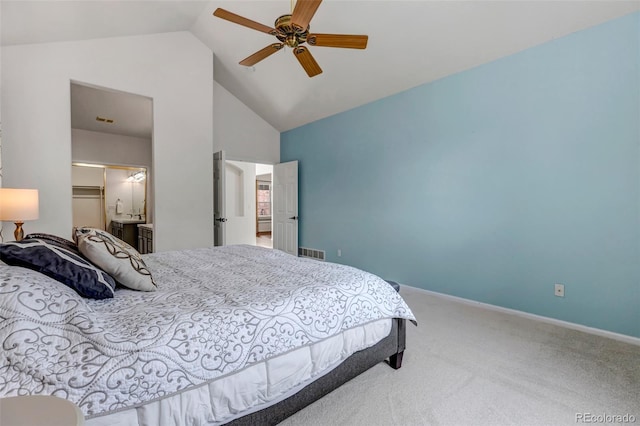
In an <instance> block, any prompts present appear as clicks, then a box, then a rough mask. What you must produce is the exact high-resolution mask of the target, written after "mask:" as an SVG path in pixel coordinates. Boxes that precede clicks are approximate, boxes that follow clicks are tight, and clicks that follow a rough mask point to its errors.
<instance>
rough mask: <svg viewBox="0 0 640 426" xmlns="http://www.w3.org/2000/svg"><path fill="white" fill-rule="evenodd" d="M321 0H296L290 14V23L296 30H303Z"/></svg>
mask: <svg viewBox="0 0 640 426" xmlns="http://www.w3.org/2000/svg"><path fill="white" fill-rule="evenodd" d="M320 3H322V0H298V1H297V2H296V5H295V6H294V8H293V13H292V14H291V23H292V24H293V25H294V27H296V29H297V30H298V31H305V30H306V29H307V27H308V26H309V22H311V18H313V15H314V14H315V13H316V10H318V6H320Z"/></svg>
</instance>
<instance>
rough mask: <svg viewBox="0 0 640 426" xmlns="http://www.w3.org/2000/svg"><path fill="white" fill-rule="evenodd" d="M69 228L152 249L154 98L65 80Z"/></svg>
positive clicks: (148, 249) (140, 247)
mask: <svg viewBox="0 0 640 426" xmlns="http://www.w3.org/2000/svg"><path fill="white" fill-rule="evenodd" d="M70 95H71V157H72V158H71V160H72V197H73V198H72V206H73V226H74V227H80V226H90V227H94V228H100V229H104V230H106V231H108V232H110V233H112V234H113V235H115V236H116V237H118V238H120V239H122V240H123V241H125V242H127V243H128V244H129V245H131V246H133V247H135V248H137V249H138V250H139V251H140V252H141V253H142V254H145V253H148V252H151V251H153V239H152V233H153V217H154V209H153V197H152V195H153V169H152V167H151V166H152V149H153V99H151V98H148V97H146V96H142V95H137V94H133V93H126V92H122V91H119V90H116V89H110V88H105V87H97V86H94V85H90V84H87V83H80V82H76V81H71V82H70Z"/></svg>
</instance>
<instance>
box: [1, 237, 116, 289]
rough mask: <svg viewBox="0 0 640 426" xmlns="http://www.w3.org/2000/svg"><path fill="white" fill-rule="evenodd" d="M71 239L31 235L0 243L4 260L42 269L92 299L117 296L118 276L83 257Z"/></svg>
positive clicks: (10, 263)
mask: <svg viewBox="0 0 640 426" xmlns="http://www.w3.org/2000/svg"><path fill="white" fill-rule="evenodd" d="M68 243H70V241H68V242H65V241H55V240H54V239H40V238H29V239H24V240H22V241H11V242H8V243H4V244H0V260H2V261H3V262H4V263H6V264H8V265H13V266H22V267H24V268H29V269H32V270H34V271H38V272H40V273H42V274H44V275H46V276H48V277H51V278H53V279H54V280H56V281H60V282H61V283H63V284H65V285H67V286H69V287H71V288H72V289H74V290H75V291H76V292H78V294H80V296H82V297H89V298H92V299H108V298H111V297H113V295H114V291H115V288H116V282H115V281H114V279H113V278H112V277H111V276H110V275H109V274H107V273H106V272H104V271H103V270H102V269H100V268H98V267H97V266H95V265H93V264H92V263H90V262H89V261H87V260H86V259H85V258H83V257H82V255H81V254H80V252H79V251H78V249H77V248H75V247H74V246H75V245H74V244H73V243H71V245H69V244H68Z"/></svg>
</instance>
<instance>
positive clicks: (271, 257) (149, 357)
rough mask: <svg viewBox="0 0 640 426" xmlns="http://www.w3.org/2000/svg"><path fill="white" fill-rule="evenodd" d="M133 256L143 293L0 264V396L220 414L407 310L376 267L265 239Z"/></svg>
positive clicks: (250, 402)
mask: <svg viewBox="0 0 640 426" xmlns="http://www.w3.org/2000/svg"><path fill="white" fill-rule="evenodd" d="M145 261H146V263H147V266H148V269H149V270H150V271H151V272H152V273H153V275H154V278H155V281H156V283H157V286H158V289H157V291H153V292H140V291H134V290H128V289H119V290H117V291H116V294H115V297H114V298H113V299H104V300H89V299H83V298H81V297H79V295H78V294H77V293H75V292H74V291H73V290H71V289H70V288H68V287H66V286H64V285H63V284H61V283H59V282H57V281H54V280H52V279H50V278H48V277H46V276H44V275H42V274H39V273H37V272H35V271H30V270H27V269H24V268H19V267H9V266H6V265H0V344H2V347H3V351H2V353H1V354H0V357H1V358H2V363H1V364H0V397H4V396H15V395H56V396H59V397H62V398H65V399H67V400H70V401H72V402H74V403H75V404H76V405H78V406H79V407H80V409H81V410H82V411H83V413H84V414H85V416H86V417H87V418H89V419H94V418H95V421H96V422H99V421H100V420H99V419H100V417H101V416H104V415H106V414H109V415H111V414H113V413H118V419H121V418H122V419H125V420H126V419H128V418H129V417H128V416H133V413H135V417H136V418H137V419H138V420H140V419H142V422H141V423H140V424H150V425H152V424H159V423H158V421H156V420H157V418H162V419H165V418H166V419H167V420H166V422H169V423H166V424H172V423H170V422H171V421H173V420H171V419H174V418H175V423H174V424H185V422H186V424H202V422H207V423H211V422H225V421H229V420H231V419H233V418H234V416H237V415H239V413H241V412H242V411H245V412H246V410H251V409H258V408H257V407H260V406H262V405H264V404H270V403H273V402H274V401H277V400H278V399H281V398H283V397H285V395H286V394H287V393H288V392H293V391H294V390H295V389H296V388H299V387H302V386H303V385H304V383H306V382H308V381H309V380H313V378H314V377H318V376H320V375H322V374H326V372H327V371H330V370H331V368H332V366H335V365H337V364H338V363H339V362H340V361H341V360H342V359H345V358H346V357H348V356H349V355H350V354H352V353H354V352H355V351H358V350H360V349H364V348H366V347H368V346H371V345H372V344H374V343H376V342H377V341H378V340H380V339H382V338H384V337H385V336H386V335H387V334H388V333H389V327H390V326H389V323H390V319H391V318H404V319H408V320H415V318H414V316H413V314H412V313H411V311H410V309H409V307H408V306H407V305H406V303H405V302H404V301H403V300H402V298H401V297H400V296H399V295H398V293H397V292H396V291H394V290H393V288H391V287H390V286H389V285H388V284H387V283H386V282H385V281H383V280H382V279H381V278H379V277H376V276H375V275H372V274H369V273H367V272H364V271H361V270H358V269H356V268H351V267H348V266H345V265H338V264H332V263H328V262H326V263H325V262H318V261H315V260H311V259H300V258H296V257H294V256H290V255H288V254H286V253H283V252H280V251H278V250H269V249H264V248H260V247H253V246H225V247H215V248H211V247H209V248H203V249H196V250H184V251H176V252H163V253H154V254H149V255H145ZM380 320H382V322H384V323H385V324H387V325H385V326H384V327H385V328H384V330H383V329H382V328H379V327H382V326H380V325H379V321H380ZM314 354H316V355H317V356H316V355H314ZM285 366H288V367H291V366H294V368H292V369H291V370H290V372H288V373H286V372H284V371H283V369H284V367H285ZM259 372H262V376H260V373H259ZM236 373H238V375H236ZM236 387H237V388H236ZM229 388H231V389H232V392H231V394H230V395H229V396H225V394H224V392H227V390H228V389H229ZM249 388H251V389H253V388H257V389H258V391H257V393H255V392H254V393H250V392H249ZM223 391H224V392H223ZM176 401H178V402H176ZM184 404H186V405H184ZM205 405H206V406H211V410H210V411H209V412H206V410H198V409H196V408H197V407H204V406H205ZM185 407H186V408H187V409H186V410H182V408H185ZM177 408H180V410H177ZM154 413H155V414H154ZM194 413H202V414H197V416H198V417H197V419H196V418H194V419H185V418H181V416H184V415H187V416H188V415H194V416H196V414H194ZM154 416H156V417H157V418H156V417H154ZM131 418H132V417H131ZM109 421H110V423H109V424H115V423H111V422H112V421H115V420H109ZM117 421H120V420H117ZM163 421H165V420H163ZM123 424H127V423H123Z"/></svg>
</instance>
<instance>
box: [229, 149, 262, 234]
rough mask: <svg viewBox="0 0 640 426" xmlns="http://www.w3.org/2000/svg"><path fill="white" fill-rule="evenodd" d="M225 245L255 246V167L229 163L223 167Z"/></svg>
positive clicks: (241, 163) (252, 164) (246, 164)
mask: <svg viewBox="0 0 640 426" xmlns="http://www.w3.org/2000/svg"><path fill="white" fill-rule="evenodd" d="M225 172H226V175H225V184H226V185H225V188H226V191H225V203H226V210H227V219H228V221H227V224H226V227H227V228H226V243H227V245H231V244H251V245H255V244H256V167H255V164H254V163H246V162H241V161H229V160H227V163H226V165H225Z"/></svg>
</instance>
